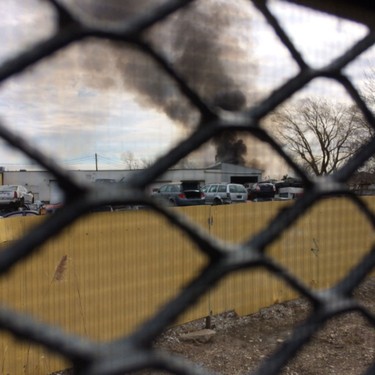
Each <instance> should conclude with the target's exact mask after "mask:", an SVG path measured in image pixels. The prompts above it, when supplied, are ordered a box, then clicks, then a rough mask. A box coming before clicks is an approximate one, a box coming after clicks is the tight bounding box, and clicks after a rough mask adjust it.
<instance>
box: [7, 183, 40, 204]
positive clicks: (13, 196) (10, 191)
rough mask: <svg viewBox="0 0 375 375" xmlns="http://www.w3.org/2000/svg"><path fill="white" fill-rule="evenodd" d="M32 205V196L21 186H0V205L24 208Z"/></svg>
mask: <svg viewBox="0 0 375 375" xmlns="http://www.w3.org/2000/svg"><path fill="white" fill-rule="evenodd" d="M31 203H34V195H33V193H32V192H31V191H28V190H27V189H26V187H25V186H22V185H0V205H1V206H13V207H15V208H19V207H24V206H25V204H31Z"/></svg>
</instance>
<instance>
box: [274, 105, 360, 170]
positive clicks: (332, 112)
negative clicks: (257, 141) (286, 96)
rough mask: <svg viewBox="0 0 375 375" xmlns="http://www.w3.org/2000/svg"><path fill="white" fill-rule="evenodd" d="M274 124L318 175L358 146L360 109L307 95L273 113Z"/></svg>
mask: <svg viewBox="0 0 375 375" xmlns="http://www.w3.org/2000/svg"><path fill="white" fill-rule="evenodd" d="M273 127H274V129H276V134H277V137H278V139H279V140H280V142H281V143H282V144H283V145H284V146H285V149H286V150H287V151H288V152H290V153H291V154H292V156H294V157H296V159H297V160H298V161H299V162H301V163H302V165H303V166H304V168H305V169H306V170H307V171H308V172H310V173H312V174H314V175H318V176H319V175H325V174H330V173H332V172H333V171H335V170H336V169H337V168H338V167H340V165H342V164H343V163H344V162H345V161H346V160H347V159H348V158H350V157H351V156H352V155H353V154H354V153H355V152H356V151H357V149H358V144H357V143H356V139H357V137H358V134H359V133H360V132H361V125H360V124H359V122H358V112H357V111H355V110H353V107H351V106H348V105H344V104H333V103H329V102H327V101H325V100H323V99H316V100H313V99H305V100H303V101H301V102H299V103H298V105H294V106H289V107H284V108H282V109H281V110H279V111H278V112H277V113H276V114H275V115H274V116H273Z"/></svg>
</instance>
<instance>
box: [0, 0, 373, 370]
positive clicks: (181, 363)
mask: <svg viewBox="0 0 375 375" xmlns="http://www.w3.org/2000/svg"><path fill="white" fill-rule="evenodd" d="M191 2H192V1H183V0H180V1H169V2H166V3H164V4H163V5H161V6H154V7H153V8H151V10H147V12H145V13H144V14H138V15H137V16H135V17H134V18H133V19H130V20H129V21H127V22H124V23H123V25H121V26H118V23H116V26H113V25H111V24H108V23H107V24H100V23H98V22H95V21H94V20H92V19H90V18H89V17H88V16H87V15H85V14H83V13H82V14H81V13H79V12H75V13H74V14H73V13H72V12H71V11H70V10H69V9H67V8H65V7H64V6H63V5H62V4H60V3H59V2H58V1H57V0H50V4H52V5H53V6H54V8H55V10H56V13H57V15H58V17H57V27H58V30H57V32H56V33H55V34H54V35H53V36H52V37H50V38H49V39H48V40H46V41H43V42H41V43H40V44H39V45H37V46H33V47H32V48H30V49H27V50H25V51H23V52H22V53H20V54H19V55H18V56H16V57H15V58H12V59H11V60H9V61H7V62H6V63H4V64H3V65H2V66H1V67H0V80H1V82H5V81H6V80H7V79H10V78H12V77H14V76H15V75H17V74H18V73H20V72H22V71H24V70H25V69H26V68H28V67H30V66H32V65H33V64H35V63H37V62H39V61H41V60H43V59H44V58H46V57H47V56H50V55H51V54H53V53H55V52H57V51H59V50H61V49H63V48H65V47H66V46H68V45H69V44H71V43H73V42H76V41H81V40H83V39H86V38H89V37H90V38H91V37H94V38H103V39H110V40H115V41H118V42H124V43H130V44H132V45H134V46H136V47H137V48H139V49H141V50H142V51H143V52H144V53H146V54H148V56H150V57H151V58H152V59H153V60H154V61H155V62H156V63H157V64H158V65H159V67H160V68H161V69H163V70H164V72H165V73H166V74H167V75H168V76H169V77H170V78H171V79H173V80H174V82H175V83H176V84H177V85H178V87H179V89H180V90H181V92H182V93H183V94H184V95H185V96H186V97H187V98H188V99H189V101H190V103H191V104H192V105H193V106H194V107H195V108H196V109H197V110H198V111H199V112H200V115H201V119H202V120H201V123H200V125H199V126H198V127H197V128H196V129H195V130H194V131H193V132H192V134H191V135H190V136H189V137H187V138H186V139H184V140H182V141H181V142H180V143H179V144H178V145H176V146H175V147H174V148H173V149H171V150H169V151H168V152H167V153H166V154H165V155H163V156H162V157H160V158H159V159H158V160H157V161H156V162H155V163H154V164H153V165H151V166H150V167H148V168H147V169H145V170H144V171H142V172H140V173H139V174H137V175H135V176H133V177H132V178H131V179H130V181H129V185H128V187H127V189H126V190H125V191H124V189H123V188H119V187H114V188H113V189H112V190H111V199H110V202H109V199H108V195H106V194H105V193H106V192H105V191H100V190H99V191H94V188H89V187H87V186H83V185H81V184H80V183H78V182H77V181H75V180H74V179H73V178H72V177H71V175H70V174H69V173H68V172H67V171H66V170H64V169H63V168H62V167H61V166H60V165H59V164H57V163H56V162H55V161H54V160H52V159H51V158H49V157H46V155H44V154H43V152H42V151H40V150H38V149H37V148H36V147H35V146H33V145H32V144H30V143H29V142H28V141H27V140H26V139H24V138H22V137H21V136H19V135H18V134H16V133H14V132H12V130H10V129H9V128H7V127H6V126H5V125H4V124H3V123H0V137H1V138H2V139H4V140H5V141H7V142H8V143H9V144H11V145H12V146H14V147H15V148H17V149H18V150H20V151H21V152H23V153H24V154H25V155H27V156H29V157H30V158H31V159H33V160H34V161H35V162H36V163H38V164H39V165H40V166H42V167H44V168H45V169H46V170H48V171H49V172H50V173H51V174H52V175H53V176H54V177H55V178H56V180H57V181H58V183H59V185H60V187H61V188H62V189H63V191H64V193H65V202H66V204H65V207H64V208H63V209H62V210H61V211H59V212H56V214H54V215H53V216H51V218H50V220H48V221H44V222H43V223H41V224H40V225H39V226H38V227H36V228H34V229H33V231H32V232H30V233H28V234H26V235H25V236H24V237H23V238H21V239H20V240H18V241H17V242H15V243H14V244H12V245H10V246H9V247H8V248H6V249H4V250H3V251H2V252H1V253H0V272H1V274H2V275H4V274H5V273H6V272H7V271H8V270H9V269H10V268H11V267H12V266H13V265H15V264H16V263H17V262H21V261H24V260H25V259H26V258H27V257H28V256H30V255H31V254H33V253H35V252H37V251H38V250H39V249H40V246H41V245H43V244H44V243H45V242H46V241H47V240H48V239H49V238H51V237H53V236H54V235H56V234H57V233H59V232H60V231H61V230H63V229H64V228H66V227H67V226H69V225H71V224H72V223H73V222H74V221H75V220H77V219H78V218H79V217H81V216H82V215H83V214H85V213H87V212H88V211H89V210H90V209H91V208H92V207H94V206H96V205H101V204H104V203H122V204H139V203H142V204H146V205H149V206H151V207H152V208H153V209H154V210H155V211H156V212H158V213H159V214H160V215H163V216H164V217H165V218H166V219H167V220H169V221H170V223H171V224H172V225H174V226H177V227H179V228H180V229H182V230H183V231H184V232H185V233H186V235H187V236H188V237H190V239H191V240H192V241H193V242H194V243H195V245H196V247H197V248H198V249H199V250H200V251H201V252H202V253H204V254H205V255H206V256H207V257H208V258H209V260H210V261H209V262H208V265H207V266H206V267H205V268H204V269H203V270H201V272H200V274H199V275H198V276H197V277H196V278H195V279H193V280H192V281H191V282H190V284H189V285H187V286H186V287H185V288H184V289H183V290H182V291H181V292H180V293H179V294H178V295H177V296H176V297H175V298H173V299H172V300H170V301H169V302H168V303H167V304H166V305H165V306H164V307H163V308H162V309H160V310H159V311H158V312H157V313H156V314H155V315H154V316H153V317H151V318H150V319H149V320H148V321H146V322H144V323H143V324H142V325H141V326H140V327H139V328H138V329H137V330H136V331H135V332H134V333H133V334H132V335H130V336H126V337H123V338H122V339H120V340H116V341H113V342H109V343H105V344H98V343H95V342H91V341H90V340H88V339H87V338H84V337H76V336H74V335H72V334H69V333H67V332H64V331H63V330H61V329H59V328H57V327H55V326H53V325H49V324H47V323H44V322H37V321H36V320H34V319H33V318H32V317H31V316H28V315H25V314H23V313H20V312H17V311H13V310H11V309H8V308H7V307H4V306H2V307H1V308H0V326H1V328H2V330H4V331H7V332H10V333H11V334H13V335H14V336H16V337H18V338H21V339H25V340H27V341H29V342H32V343H35V344H40V345H42V346H44V347H46V348H48V349H50V350H52V351H54V352H56V353H58V354H60V355H61V356H63V357H65V358H66V359H68V360H69V361H70V362H71V363H72V364H73V366H74V370H75V373H76V374H95V375H99V374H124V373H128V372H129V373H130V372H133V371H136V370H140V369H143V368H156V369H164V370H167V371H169V372H171V373H175V374H207V373H208V372H207V371H206V370H204V369H201V368H198V367H197V366H195V365H194V364H193V363H190V362H188V361H185V360H182V359H180V358H176V357H174V356H173V355H169V354H166V353H160V352H158V351H157V350H156V349H154V348H153V347H152V343H153V341H154V340H155V339H156V338H157V337H158V336H159V335H160V334H161V333H162V332H163V331H164V330H165V329H166V328H168V327H169V326H170V324H172V323H173V322H174V321H175V320H176V318H177V317H178V316H179V315H180V314H182V313H183V312H184V311H185V310H187V309H188V308H189V306H191V305H192V304H193V303H194V302H195V301H197V300H198V298H199V297H201V296H202V295H203V294H205V293H206V292H207V291H208V290H210V289H211V288H212V287H213V286H214V285H215V284H216V283H217V282H218V281H220V280H222V279H223V278H224V276H226V275H228V274H229V273H232V272H235V271H237V270H241V269H251V268H253V267H259V266H263V267H264V268H266V269H267V270H269V271H270V272H272V273H274V274H275V275H277V276H278V277H280V278H281V279H283V280H284V281H285V282H286V283H287V284H288V285H289V286H290V287H291V288H293V289H294V290H296V291H297V292H298V293H299V294H300V295H302V296H304V297H306V298H307V299H308V300H310V301H311V303H312V305H313V312H312V313H311V315H310V316H309V318H308V319H307V320H306V321H305V322H304V323H303V324H302V325H300V326H298V327H296V329H295V330H294V333H293V335H292V336H291V337H290V338H289V339H288V340H286V341H285V342H284V343H283V345H281V346H280V347H279V349H278V350H277V351H276V352H275V353H273V354H272V355H271V356H270V357H269V358H267V359H266V360H265V361H264V362H263V363H262V364H261V365H260V367H259V368H258V370H257V371H256V372H255V373H256V374H276V373H278V372H279V371H280V370H281V369H282V367H283V366H284V365H285V364H286V363H287V362H288V361H290V360H291V359H292V358H293V357H294V356H295V355H296V354H297V352H298V351H299V350H301V348H302V347H303V345H304V344H305V343H307V342H308V341H309V340H310V339H311V338H312V335H313V334H314V333H316V332H317V331H319V329H321V328H322V326H323V324H324V323H325V322H326V321H328V320H329V319H331V318H332V317H334V316H337V315H339V314H342V313H345V312H348V311H359V312H360V313H362V314H363V316H364V317H365V318H366V319H367V320H368V321H369V322H371V324H372V325H373V326H375V317H374V315H373V314H372V313H371V312H370V311H368V310H366V309H365V308H364V307H362V306H361V305H360V304H359V303H358V302H357V301H356V299H355V298H353V296H352V294H353V291H354V290H355V288H356V287H358V285H359V284H360V283H361V282H362V281H363V280H364V279H365V278H366V276H367V275H368V274H369V273H370V272H371V271H372V270H373V268H374V266H375V247H373V248H372V249H369V251H368V253H367V255H366V256H365V257H364V258H363V259H362V260H361V261H360V262H359V263H358V264H357V265H356V266H355V267H354V268H353V269H352V270H351V272H350V273H349V274H347V275H346V276H345V277H344V278H343V279H342V280H341V281H340V282H338V283H337V284H336V285H334V286H333V287H331V288H330V289H328V290H324V291H314V290H311V289H310V288H309V287H308V286H306V285H305V284H304V283H303V282H302V280H300V279H298V278H297V277H295V276H294V275H293V274H292V273H291V272H289V270H288V269H286V268H285V267H283V266H282V265H280V264H278V263H277V262H275V260H274V259H272V258H271V257H269V256H268V255H267V253H266V250H267V248H268V246H270V244H272V243H273V242H274V241H275V240H276V239H277V238H279V237H280V236H281V235H282V234H283V232H284V231H286V229H287V228H289V227H290V226H292V225H293V224H295V223H296V221H297V220H298V219H299V218H300V217H301V216H302V215H303V214H304V213H306V211H307V210H308V209H310V208H311V207H312V206H313V205H315V204H316V203H317V202H319V201H320V200H321V198H323V197H326V196H330V195H335V194H341V195H345V196H347V197H348V198H349V199H351V200H352V202H353V203H354V204H355V205H356V206H357V207H358V210H360V211H361V212H362V213H363V214H364V215H365V216H366V218H367V220H368V221H369V222H370V223H371V225H372V227H374V226H375V215H374V213H373V212H372V211H371V209H370V208H368V207H367V206H366V204H365V203H364V202H363V201H362V200H361V199H360V198H359V197H358V196H356V195H355V194H353V193H352V192H351V191H350V190H349V189H348V187H347V184H346V182H347V181H348V179H349V178H350V177H351V176H352V174H353V173H354V172H355V171H356V170H357V169H358V168H359V167H360V166H361V165H363V164H364V163H365V162H366V161H367V160H368V159H369V158H370V157H372V156H373V155H374V151H375V138H374V137H373V138H372V139H370V140H369V142H368V143H367V144H365V145H363V146H362V148H361V149H360V150H359V151H358V153H357V154H356V155H355V156H354V157H352V158H351V159H350V160H349V161H348V162H347V163H346V164H345V165H344V166H343V167H341V168H340V169H338V170H337V171H336V172H335V173H333V174H332V175H329V176H321V177H319V178H317V179H312V178H311V177H310V176H308V175H307V174H306V173H305V172H304V170H303V169H302V168H301V167H300V166H299V165H298V164H297V163H296V162H295V161H293V160H292V159H291V158H290V157H289V156H288V155H287V154H286V153H285V152H284V150H283V149H282V148H281V147H280V145H279V144H278V143H277V142H276V141H275V140H274V139H273V137H272V136H271V135H270V134H269V133H267V131H266V130H264V129H262V128H261V127H260V126H259V123H260V121H261V120H262V119H263V118H264V117H265V116H267V115H268V114H269V113H270V112H271V111H273V110H274V109H275V108H277V106H279V105H280V104H282V103H283V102H284V101H285V100H287V99H288V98H289V97H290V96H291V95H293V94H294V93H296V92H298V91H299V90H301V89H302V88H304V86H305V85H307V84H308V83H309V82H311V81H313V80H314V79H316V78H319V77H325V78H329V79H331V80H333V81H335V82H338V83H339V84H341V85H342V86H343V87H344V88H345V90H346V91H347V93H348V94H349V95H350V97H351V98H352V99H353V101H354V102H355V103H356V104H357V106H358V107H359V109H360V110H361V112H362V113H363V115H364V117H365V118H366V120H367V121H368V123H369V124H370V125H371V126H372V127H373V128H374V129H375V118H374V115H373V113H372V111H371V110H370V108H369V107H368V105H367V103H366V102H365V101H364V100H363V99H362V97H361V96H360V94H359V93H358V91H357V90H356V88H355V87H354V85H353V83H352V82H351V80H350V79H349V78H348V77H347V76H346V75H345V73H344V68H345V67H347V66H348V64H349V63H351V62H353V61H354V60H355V59H357V58H358V56H359V55H360V54H362V53H363V52H365V51H366V50H368V49H369V48H370V47H371V46H373V45H374V44H375V32H374V31H372V30H369V31H368V33H367V35H366V36H365V37H364V38H363V39H362V40H360V41H358V42H357V43H355V44H354V45H352V46H351V47H350V48H348V49H347V50H346V52H345V53H343V54H342V55H341V56H340V57H338V58H336V59H335V60H334V61H333V62H331V63H329V64H327V65H325V66H323V67H321V68H318V69H317V68H313V67H312V66H310V65H309V64H308V63H307V62H306V61H305V60H304V58H303V57H302V55H301V54H300V53H299V51H298V49H297V48H296V47H295V45H294V44H293V42H292V41H291V39H290V38H289V36H288V35H287V34H286V32H285V31H284V30H283V28H282V27H281V25H280V24H279V22H278V20H277V18H276V17H274V16H273V14H272V13H271V11H270V9H269V7H268V3H267V2H266V1H253V4H254V5H255V6H256V7H257V8H258V9H259V11H260V12H261V13H262V14H263V15H264V17H265V18H266V19H267V21H268V22H269V24H270V25H271V27H272V28H273V30H274V32H275V34H276V35H277V36H278V38H279V40H280V43H282V44H283V45H284V46H285V47H286V48H287V49H288V50H289V52H290V55H291V56H292V58H293V59H294V61H295V62H296V63H297V65H298V67H299V72H298V74H296V75H295V76H294V77H292V78H291V79H289V80H287V81H286V82H285V83H284V84H282V86H281V87H279V88H278V89H276V90H275V91H273V92H272V93H271V94H270V95H269V96H268V97H267V98H265V99H264V100H262V101H260V102H259V103H258V104H257V105H256V106H255V107H252V108H250V109H248V110H246V111H241V112H233V113H230V114H229V115H228V114H222V113H217V112H214V111H213V110H212V109H211V108H210V107H209V106H208V105H207V104H206V102H205V101H204V100H202V99H201V98H200V96H199V94H198V93H197V92H196V91H194V89H193V88H192V87H190V86H189V84H188V83H187V82H186V81H185V80H184V79H183V78H182V77H181V76H180V75H179V74H178V72H177V71H176V70H174V69H173V67H171V65H170V64H169V62H168V61H167V60H166V59H165V58H164V57H163V55H162V54H161V53H160V52H159V51H157V50H156V49H155V47H153V46H152V45H151V44H149V43H148V42H147V41H146V40H145V39H144V38H143V36H142V32H143V31H145V30H147V29H148V28H149V27H151V26H152V25H155V24H157V23H158V22H160V21H162V20H163V19H164V18H166V17H168V16H169V15H171V14H173V13H174V12H176V11H178V10H180V9H182V8H184V7H186V6H188V5H189V3H191ZM335 3H337V6H339V3H338V2H335ZM318 4H319V2H318ZM363 7H364V8H365V10H366V11H368V12H370V11H372V12H374V13H375V11H374V9H372V7H371V6H370V5H367V8H366V5H363ZM224 131H242V132H244V133H249V134H252V135H253V136H255V137H257V138H258V139H260V140H262V141H266V142H267V143H269V144H270V145H271V146H272V147H273V149H274V150H275V151H276V152H277V153H278V155H279V156H280V157H282V158H283V159H284V160H286V161H287V163H288V164H289V165H290V166H291V167H292V168H293V169H294V170H295V171H296V172H297V173H298V174H299V175H300V177H301V178H302V179H303V181H304V185H305V189H306V192H305V194H304V195H303V197H302V198H300V199H298V200H296V201H295V203H294V204H292V205H290V206H288V208H286V209H285V210H283V211H281V212H280V213H279V214H278V215H277V216H276V217H275V218H274V219H273V220H272V221H271V222H270V224H269V225H268V226H267V227H265V228H264V229H262V230H261V231H260V232H259V233H257V234H256V235H255V236H253V237H251V238H248V240H247V241H245V242H244V243H242V244H241V245H229V244H227V243H225V244H224V243H222V242H220V241H218V240H217V239H215V238H212V237H210V236H209V235H208V234H207V233H205V232H203V231H202V230H201V229H200V228H198V227H197V226H196V225H195V224H194V223H192V222H190V221H188V220H187V219H186V218H185V217H184V216H182V215H181V214H179V213H178V212H177V211H174V210H168V209H166V208H163V207H161V206H159V205H157V204H155V202H154V201H152V200H150V198H149V197H148V196H146V195H145V194H144V193H143V191H144V188H145V187H147V186H148V185H149V184H151V183H152V182H153V181H154V180H155V179H156V178H157V177H158V176H160V175H161V174H163V173H164V172H165V171H167V169H168V168H170V167H172V166H173V165H174V164H176V162H178V161H179V160H180V159H182V158H184V157H185V156H187V155H189V153H191V152H192V151H194V150H196V149H197V148H199V147H200V146H201V145H203V144H204V143H206V142H207V141H209V140H210V139H212V138H213V137H214V136H216V135H218V134H220V133H222V132H224ZM233 250H235V251H233ZM374 371H375V364H374V365H373V366H372V367H371V368H369V369H368V374H370V373H374Z"/></svg>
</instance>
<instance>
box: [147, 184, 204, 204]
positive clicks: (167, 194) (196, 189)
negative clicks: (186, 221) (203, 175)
mask: <svg viewBox="0 0 375 375" xmlns="http://www.w3.org/2000/svg"><path fill="white" fill-rule="evenodd" d="M151 196H152V197H153V198H155V199H157V200H159V201H160V202H163V203H167V204H169V205H171V206H196V205H202V204H205V196H204V194H203V192H202V190H201V188H200V186H199V183H198V182H196V181H185V182H182V183H171V184H165V185H163V186H161V187H160V188H158V189H156V190H155V191H154V192H153V193H152V195H151Z"/></svg>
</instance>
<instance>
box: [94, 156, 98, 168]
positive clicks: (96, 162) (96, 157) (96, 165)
mask: <svg viewBox="0 0 375 375" xmlns="http://www.w3.org/2000/svg"><path fill="white" fill-rule="evenodd" d="M95 170H96V171H98V154H97V153H96V152H95Z"/></svg>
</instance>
